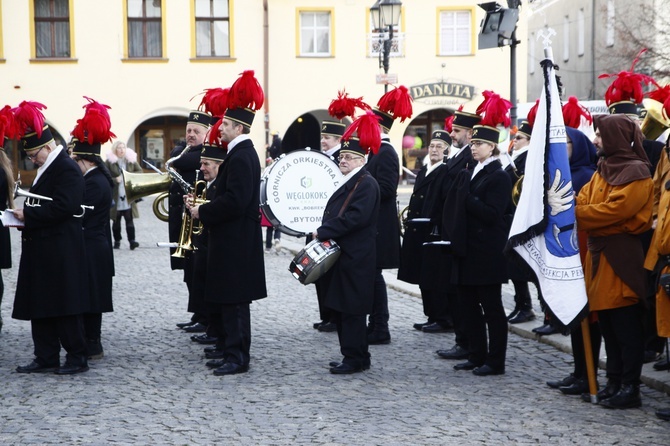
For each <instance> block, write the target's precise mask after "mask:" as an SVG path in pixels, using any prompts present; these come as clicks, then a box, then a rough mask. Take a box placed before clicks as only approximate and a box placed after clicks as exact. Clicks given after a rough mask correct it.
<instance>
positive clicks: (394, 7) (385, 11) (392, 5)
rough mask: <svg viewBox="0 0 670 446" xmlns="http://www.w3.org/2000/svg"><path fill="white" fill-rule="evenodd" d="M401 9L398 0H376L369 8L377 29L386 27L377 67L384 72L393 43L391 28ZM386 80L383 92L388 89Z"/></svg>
mask: <svg viewBox="0 0 670 446" xmlns="http://www.w3.org/2000/svg"><path fill="white" fill-rule="evenodd" d="M401 11H402V2H401V1H400V0H377V1H376V2H375V4H374V5H372V7H371V8H370V15H371V16H372V22H373V24H374V26H376V27H377V29H379V30H383V29H385V28H387V27H388V37H387V38H384V37H385V36H382V38H380V41H381V43H382V45H381V48H380V52H379V56H380V57H379V68H383V69H384V74H385V75H388V72H389V55H390V54H391V45H392V44H393V28H394V27H396V26H398V23H399V22H400V12H401ZM388 88H389V85H388V82H386V83H384V93H386V92H387V91H388Z"/></svg>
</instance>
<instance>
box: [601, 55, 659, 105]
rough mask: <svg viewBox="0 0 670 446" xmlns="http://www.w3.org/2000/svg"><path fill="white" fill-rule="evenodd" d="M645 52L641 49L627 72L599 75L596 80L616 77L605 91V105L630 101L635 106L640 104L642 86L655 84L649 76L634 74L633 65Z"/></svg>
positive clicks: (642, 94)
mask: <svg viewBox="0 0 670 446" xmlns="http://www.w3.org/2000/svg"><path fill="white" fill-rule="evenodd" d="M645 51H647V49H646V48H644V49H642V50H641V51H640V52H639V53H638V54H637V57H635V60H633V63H632V64H631V67H630V70H629V71H620V72H619V73H617V74H601V75H600V76H598V79H605V78H609V77H616V79H614V81H612V83H611V84H610V86H609V87H608V88H607V91H605V103H606V104H607V105H608V106H609V105H611V104H614V103H617V102H621V101H632V102H634V103H636V104H639V103H640V102H642V98H643V96H644V93H643V91H642V87H643V85H649V84H651V83H655V82H654V79H653V78H652V77H651V76H647V75H646V74H641V73H635V72H634V71H633V70H634V69H635V64H636V63H637V62H638V61H639V60H640V56H641V55H642V54H644V52H645Z"/></svg>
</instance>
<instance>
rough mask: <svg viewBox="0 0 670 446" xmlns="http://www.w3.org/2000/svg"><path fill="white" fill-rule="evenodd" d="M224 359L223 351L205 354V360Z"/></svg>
mask: <svg viewBox="0 0 670 446" xmlns="http://www.w3.org/2000/svg"><path fill="white" fill-rule="evenodd" d="M225 357H226V353H225V352H224V351H223V350H214V351H212V352H205V358H207V359H223V358H225Z"/></svg>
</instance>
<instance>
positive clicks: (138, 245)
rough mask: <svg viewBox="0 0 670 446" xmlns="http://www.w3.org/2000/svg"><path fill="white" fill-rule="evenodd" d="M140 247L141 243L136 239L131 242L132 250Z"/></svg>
mask: <svg viewBox="0 0 670 446" xmlns="http://www.w3.org/2000/svg"><path fill="white" fill-rule="evenodd" d="M139 247H140V244H139V243H137V242H136V241H135V240H133V241H132V242H130V250H131V251H132V250H134V249H135V248H139Z"/></svg>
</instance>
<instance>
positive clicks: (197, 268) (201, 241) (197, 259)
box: [187, 182, 216, 314]
mask: <svg viewBox="0 0 670 446" xmlns="http://www.w3.org/2000/svg"><path fill="white" fill-rule="evenodd" d="M215 190H216V188H215V187H214V182H212V183H211V184H210V185H209V186H208V188H207V197H208V198H209V197H213V196H214V191H215ZM191 243H193V246H194V247H195V248H196V249H195V251H193V252H192V253H191V264H192V266H193V267H192V268H190V269H191V270H192V271H191V274H192V280H191V288H190V289H189V294H188V309H187V311H188V312H189V313H197V314H206V313H209V312H210V309H209V308H208V307H207V305H206V304H205V281H206V280H207V230H203V231H202V232H201V233H200V234H192V235H191Z"/></svg>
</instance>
